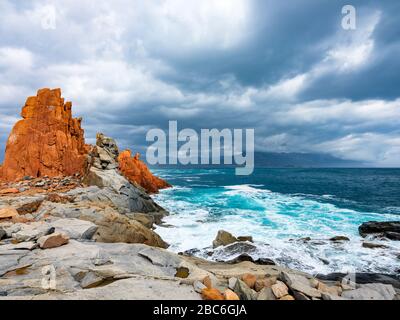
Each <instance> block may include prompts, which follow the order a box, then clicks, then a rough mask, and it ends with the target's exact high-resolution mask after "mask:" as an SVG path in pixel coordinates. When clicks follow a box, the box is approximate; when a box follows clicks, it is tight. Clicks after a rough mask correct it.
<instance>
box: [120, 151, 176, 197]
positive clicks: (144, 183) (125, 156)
mask: <svg viewBox="0 0 400 320" xmlns="http://www.w3.org/2000/svg"><path fill="white" fill-rule="evenodd" d="M118 164H119V170H120V172H121V173H122V175H123V176H125V178H127V179H128V180H129V181H130V182H131V183H132V184H137V185H139V186H141V187H142V188H144V189H145V190H146V191H147V192H149V193H157V192H158V191H159V190H160V189H165V188H169V187H171V185H170V184H169V183H168V182H166V181H164V180H162V179H160V178H158V177H156V176H154V175H153V174H152V173H151V172H150V170H149V168H148V167H147V166H146V164H145V163H144V162H143V161H141V160H140V156H139V154H138V153H136V155H135V156H134V157H132V154H131V151H130V150H125V151H123V152H121V153H120V154H119V156H118Z"/></svg>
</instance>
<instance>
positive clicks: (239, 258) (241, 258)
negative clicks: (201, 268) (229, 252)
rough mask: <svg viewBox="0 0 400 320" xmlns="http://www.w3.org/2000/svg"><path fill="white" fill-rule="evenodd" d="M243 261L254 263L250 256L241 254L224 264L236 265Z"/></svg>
mask: <svg viewBox="0 0 400 320" xmlns="http://www.w3.org/2000/svg"><path fill="white" fill-rule="evenodd" d="M243 261H250V262H254V259H253V258H252V257H251V256H249V255H248V254H247V253H242V254H241V255H239V256H237V257H236V258H234V259H232V260H229V261H226V263H229V264H236V263H240V262H243Z"/></svg>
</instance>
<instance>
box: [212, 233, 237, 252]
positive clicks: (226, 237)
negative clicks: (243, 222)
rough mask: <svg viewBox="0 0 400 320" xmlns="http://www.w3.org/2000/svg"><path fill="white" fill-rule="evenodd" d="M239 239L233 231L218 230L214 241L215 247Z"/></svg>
mask: <svg viewBox="0 0 400 320" xmlns="http://www.w3.org/2000/svg"><path fill="white" fill-rule="evenodd" d="M237 241H238V239H237V238H236V237H234V236H233V235H232V234H231V233H229V232H227V231H224V230H220V231H218V234H217V237H216V238H215V240H214V241H213V248H217V247H220V246H227V245H229V244H231V243H235V242H237Z"/></svg>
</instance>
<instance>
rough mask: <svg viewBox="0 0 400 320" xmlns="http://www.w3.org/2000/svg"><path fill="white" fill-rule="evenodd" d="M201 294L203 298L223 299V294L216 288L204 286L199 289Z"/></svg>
mask: <svg viewBox="0 0 400 320" xmlns="http://www.w3.org/2000/svg"><path fill="white" fill-rule="evenodd" d="M201 296H202V298H203V299H204V300H209V301H214V300H224V296H223V295H222V293H221V292H220V291H219V290H218V289H209V288H205V289H203V290H202V291H201Z"/></svg>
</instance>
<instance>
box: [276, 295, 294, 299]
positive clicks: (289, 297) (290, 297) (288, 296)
mask: <svg viewBox="0 0 400 320" xmlns="http://www.w3.org/2000/svg"><path fill="white" fill-rule="evenodd" d="M279 300H295V299H294V298H293V297H292V296H291V295H289V294H288V295H287V296H284V297H282V298H280V299H279Z"/></svg>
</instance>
